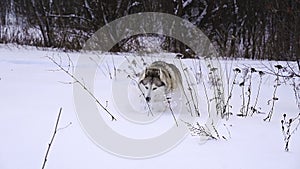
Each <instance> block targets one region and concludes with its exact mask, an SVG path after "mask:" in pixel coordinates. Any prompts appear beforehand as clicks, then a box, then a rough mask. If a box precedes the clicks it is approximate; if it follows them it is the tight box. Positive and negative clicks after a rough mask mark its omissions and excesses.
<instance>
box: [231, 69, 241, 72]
mask: <svg viewBox="0 0 300 169" xmlns="http://www.w3.org/2000/svg"><path fill="white" fill-rule="evenodd" d="M233 71H235V72H237V73H241V69H239V68H235V69H233Z"/></svg>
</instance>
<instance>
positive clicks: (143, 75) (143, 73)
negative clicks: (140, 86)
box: [139, 68, 147, 83]
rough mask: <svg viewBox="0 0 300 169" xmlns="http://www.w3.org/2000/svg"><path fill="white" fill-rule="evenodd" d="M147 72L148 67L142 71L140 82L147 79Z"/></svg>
mask: <svg viewBox="0 0 300 169" xmlns="http://www.w3.org/2000/svg"><path fill="white" fill-rule="evenodd" d="M146 72H147V68H146V69H145V70H144V71H142V73H140V79H139V83H142V81H143V80H144V79H145V77H146Z"/></svg>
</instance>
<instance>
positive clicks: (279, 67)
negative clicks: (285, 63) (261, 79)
mask: <svg viewBox="0 0 300 169" xmlns="http://www.w3.org/2000/svg"><path fill="white" fill-rule="evenodd" d="M274 67H276V68H277V69H282V68H283V67H282V66H281V65H275V66H274Z"/></svg>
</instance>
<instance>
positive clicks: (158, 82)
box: [139, 68, 166, 102]
mask: <svg viewBox="0 0 300 169" xmlns="http://www.w3.org/2000/svg"><path fill="white" fill-rule="evenodd" d="M139 84H142V85H143V88H144V90H145V99H146V101H147V102H149V101H150V100H151V93H152V92H154V91H156V90H157V89H163V90H165V86H166V78H165V77H164V73H163V72H162V70H161V69H158V68H146V70H144V71H143V73H142V75H141V77H140V80H139ZM160 92H161V91H160ZM160 94H161V93H160Z"/></svg>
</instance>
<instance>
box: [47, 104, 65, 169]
mask: <svg viewBox="0 0 300 169" xmlns="http://www.w3.org/2000/svg"><path fill="white" fill-rule="evenodd" d="M61 111H62V108H60V109H59V113H58V117H57V120H56V124H55V128H54V132H53V135H52V138H51V141H50V143H49V144H48V148H47V151H46V154H45V158H44V162H43V166H42V169H44V168H45V166H46V163H47V158H48V154H49V151H50V148H51V146H52V143H53V141H54V138H55V136H56V133H57V131H58V130H57V127H58V122H59V119H60V115H61Z"/></svg>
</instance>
